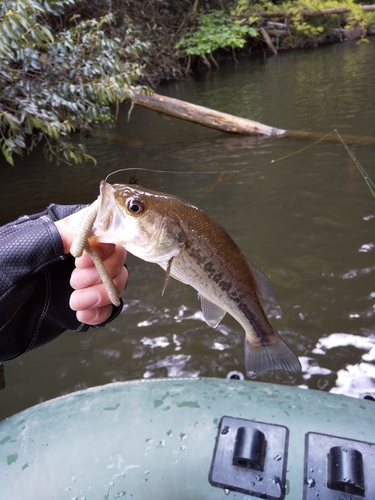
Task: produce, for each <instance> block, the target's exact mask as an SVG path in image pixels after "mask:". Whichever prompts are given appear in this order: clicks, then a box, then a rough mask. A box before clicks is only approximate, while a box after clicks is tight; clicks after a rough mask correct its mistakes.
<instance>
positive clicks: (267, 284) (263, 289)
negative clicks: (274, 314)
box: [247, 259, 276, 306]
mask: <svg viewBox="0 0 375 500" xmlns="http://www.w3.org/2000/svg"><path fill="white" fill-rule="evenodd" d="M247 262H248V263H249V266H250V269H251V271H252V273H253V276H254V279H255V281H256V284H257V290H258V295H259V297H262V299H265V300H267V301H268V302H270V303H271V304H272V305H273V306H275V305H276V294H275V290H274V288H273V285H272V283H271V281H270V279H269V278H268V277H267V276H266V275H265V274H264V273H262V271H261V270H260V269H258V268H257V267H256V266H254V264H252V263H251V262H250V261H249V260H248V259H247Z"/></svg>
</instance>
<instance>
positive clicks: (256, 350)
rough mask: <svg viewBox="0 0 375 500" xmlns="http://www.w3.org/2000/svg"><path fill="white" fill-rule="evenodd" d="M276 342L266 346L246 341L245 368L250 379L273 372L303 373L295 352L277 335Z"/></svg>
mask: <svg viewBox="0 0 375 500" xmlns="http://www.w3.org/2000/svg"><path fill="white" fill-rule="evenodd" d="M275 335H276V339H275V342H273V343H272V344H271V343H270V344H268V345H264V344H259V343H256V344H254V343H252V342H250V341H249V340H248V339H247V338H246V339H245V367H246V373H247V374H248V376H249V377H251V378H254V377H256V376H258V375H260V374H262V373H265V372H268V371H272V370H282V371H284V372H291V373H294V372H299V371H301V363H300V362H299V359H298V357H297V356H296V355H295V354H294V352H293V351H292V350H291V349H290V348H289V346H288V345H287V344H286V343H285V342H284V340H283V339H282V338H281V337H280V336H279V335H278V334H277V333H275Z"/></svg>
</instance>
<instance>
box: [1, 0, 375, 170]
mask: <svg viewBox="0 0 375 500" xmlns="http://www.w3.org/2000/svg"><path fill="white" fill-rule="evenodd" d="M374 23H375V6H374V5H372V4H370V5H366V4H359V3H356V2H355V1H354V0H343V1H341V2H339V1H336V0H330V1H325V0H304V1H302V0H298V1H287V2H283V3H282V2H280V1H278V0H275V1H274V2H272V1H268V0H259V1H257V2H256V3H255V2H251V1H248V0H237V1H235V0H211V1H209V2H207V1H203V0H159V1H156V0H121V1H120V0H112V1H110V0H90V1H89V0H33V1H32V2H30V1H29V0H17V1H11V0H5V1H4V2H2V5H1V6H0V148H1V151H2V154H3V155H4V157H5V159H6V160H7V161H8V162H9V163H10V164H12V165H14V161H15V155H22V154H23V153H24V152H26V153H30V152H31V151H32V150H33V149H34V148H35V147H36V146H37V145H38V144H42V145H43V148H44V153H45V155H46V157H47V158H49V159H53V158H55V159H57V161H60V160H63V161H66V162H68V163H72V162H75V163H80V162H82V161H85V160H88V159H92V157H91V156H90V155H89V152H87V151H86V149H85V147H84V141H83V140H80V139H79V136H77V134H74V133H75V132H80V134H81V137H82V136H83V135H84V134H87V133H90V131H91V130H92V128H93V127H95V126H98V125H101V124H104V123H108V122H110V121H113V120H114V119H115V117H116V113H117V111H118V107H119V105H120V104H121V102H123V101H124V100H131V99H132V97H133V93H134V92H136V93H137V94H138V95H139V92H142V91H146V92H150V87H154V86H155V85H157V84H158V83H159V82H160V81H161V80H163V79H171V78H174V79H178V78H183V77H186V76H187V75H188V74H189V73H190V72H191V71H200V70H201V69H202V68H208V69H213V68H215V67H217V66H218V65H219V64H220V61H221V60H223V59H226V58H231V59H233V60H237V58H238V56H239V55H240V54H245V55H248V54H249V53H250V52H251V51H253V50H254V49H260V50H263V51H264V52H266V53H267V52H271V53H277V52H278V51H280V50H285V49H290V48H303V47H311V46H318V45H321V44H324V43H329V42H332V41H343V40H344V39H346V38H358V39H362V40H366V39H367V38H366V37H367V34H368V33H369V32H370V31H371V29H372V26H373V24H374Z"/></svg>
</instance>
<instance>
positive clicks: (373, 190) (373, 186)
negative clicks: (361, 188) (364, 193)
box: [334, 129, 375, 198]
mask: <svg viewBox="0 0 375 500" xmlns="http://www.w3.org/2000/svg"><path fill="white" fill-rule="evenodd" d="M334 131H335V132H336V134H337V137H338V138H339V139H340V141H341V143H342V145H343V146H344V148H345V149H346V151H347V152H348V154H349V156H350V158H351V159H352V160H353V161H354V163H355V165H356V166H357V168H358V170H359V171H360V172H361V174H362V177H363V178H364V179H365V181H366V184H367V185H368V187H369V189H370V191H371V194H372V196H373V197H374V198H375V184H374V182H373V180H372V179H371V177H370V176H369V175H368V173H367V172H366V170H365V169H364V168H363V167H362V165H361V164H360V163H359V160H358V158H357V157H356V156H355V154H354V153H353V151H352V150H351V149H350V147H349V146H348V145H347V144H346V142H345V141H344V139H343V138H342V137H341V135H340V134H339V132H338V131H337V130H336V129H334Z"/></svg>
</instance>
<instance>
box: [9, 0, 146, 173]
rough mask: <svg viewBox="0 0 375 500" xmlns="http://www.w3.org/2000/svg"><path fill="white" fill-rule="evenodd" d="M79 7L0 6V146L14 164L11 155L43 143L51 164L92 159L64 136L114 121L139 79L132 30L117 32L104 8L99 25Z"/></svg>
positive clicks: (47, 0)
mask: <svg viewBox="0 0 375 500" xmlns="http://www.w3.org/2000/svg"><path fill="white" fill-rule="evenodd" d="M91 3H92V4H96V6H98V5H99V4H101V2H98V1H97V2H91ZM83 4H84V2H83V1H80V0H33V1H30V0H18V1H17V2H14V1H11V0H6V1H5V2H3V3H2V5H1V7H0V96H1V97H0V147H1V150H2V153H3V155H4V156H5V158H6V160H7V161H8V162H9V163H11V164H12V165H13V164H14V154H15V153H16V154H22V153H23V151H27V152H30V151H31V150H32V149H33V148H34V147H35V145H36V144H38V143H40V142H41V141H44V142H45V146H44V150H45V154H46V156H47V157H48V158H49V159H52V158H53V157H57V159H58V160H59V159H61V158H62V159H64V160H65V161H67V162H76V163H79V162H81V161H84V160H87V159H89V158H91V157H90V156H89V155H88V154H87V153H86V151H85V148H84V146H83V145H82V144H76V143H74V142H73V141H72V140H71V139H70V134H71V133H72V132H75V131H84V130H86V129H88V128H90V126H91V125H92V124H100V123H105V122H108V121H111V120H113V112H112V107H113V106H112V105H118V104H119V103H120V102H122V101H123V100H124V99H128V98H130V97H131V95H132V90H131V86H132V85H134V84H135V82H136V81H137V80H138V79H139V77H140V76H141V74H142V68H141V66H140V65H139V64H138V63H137V62H136V58H137V57H138V56H139V54H140V53H141V52H142V51H143V50H144V49H145V48H146V45H145V44H144V43H142V42H140V41H139V40H137V39H136V38H135V37H134V36H133V34H132V29H131V27H130V26H128V27H125V28H124V30H123V32H122V33H120V32H119V31H118V30H116V26H115V21H116V19H115V16H114V14H113V13H111V12H109V11H108V5H110V4H106V3H105V2H102V4H101V5H100V8H101V9H102V10H107V12H105V13H103V15H101V16H99V17H98V18H86V19H85V18H84V17H83V16H82V15H81V14H79V13H77V12H76V13H74V9H75V8H77V6H78V7H80V8H81V9H82V6H83ZM69 9H70V12H69V17H68V18H67V16H66V13H67V10H68V11H69ZM77 10H79V9H78V8H77ZM120 34H121V38H120Z"/></svg>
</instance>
